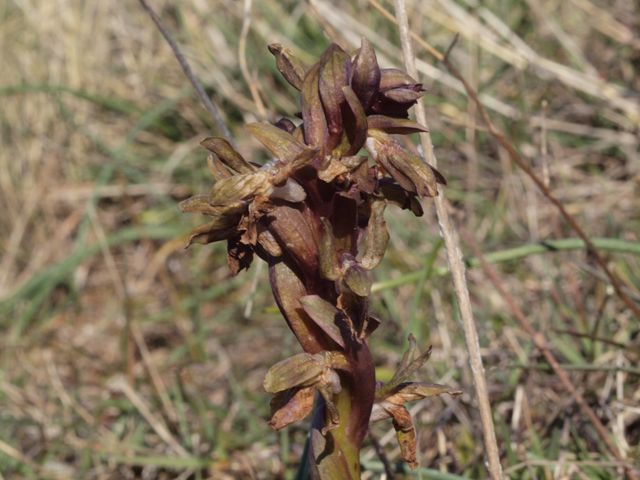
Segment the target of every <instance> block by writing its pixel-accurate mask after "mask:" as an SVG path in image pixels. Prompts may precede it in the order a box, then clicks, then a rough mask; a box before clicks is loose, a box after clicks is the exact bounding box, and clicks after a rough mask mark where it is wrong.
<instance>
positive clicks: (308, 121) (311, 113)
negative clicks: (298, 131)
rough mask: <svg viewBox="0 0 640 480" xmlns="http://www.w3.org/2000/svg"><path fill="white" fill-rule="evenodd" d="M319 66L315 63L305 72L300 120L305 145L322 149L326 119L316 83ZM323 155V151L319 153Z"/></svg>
mask: <svg viewBox="0 0 640 480" xmlns="http://www.w3.org/2000/svg"><path fill="white" fill-rule="evenodd" d="M319 72H320V64H318V63H316V64H315V65H314V66H313V67H311V68H310V69H309V70H308V71H307V75H306V76H305V77H304V83H303V84H302V90H301V92H302V95H301V97H300V102H301V104H302V120H303V121H304V138H305V143H306V144H307V145H313V146H316V147H321V148H323V149H324V146H325V138H326V136H327V134H328V132H327V119H326V118H325V116H324V109H323V108H322V102H321V101H320V91H319V90H318V82H319V78H320V73H319ZM320 155H324V150H322V151H321V152H320Z"/></svg>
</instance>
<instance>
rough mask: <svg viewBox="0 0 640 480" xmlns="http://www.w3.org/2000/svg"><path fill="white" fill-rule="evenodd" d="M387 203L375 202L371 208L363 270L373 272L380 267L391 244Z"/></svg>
mask: <svg viewBox="0 0 640 480" xmlns="http://www.w3.org/2000/svg"><path fill="white" fill-rule="evenodd" d="M386 207H387V202H385V201H384V200H383V201H377V202H373V205H372V206H371V216H370V217H369V228H368V230H367V242H366V243H365V247H364V255H363V257H362V261H361V263H362V268H364V269H365V270H373V269H374V268H376V267H377V266H378V264H379V263H380V262H381V261H382V257H384V252H385V251H386V250H387V245H388V244H389V232H388V231H387V222H386V221H385V219H384V209H385V208H386Z"/></svg>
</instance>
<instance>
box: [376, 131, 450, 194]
mask: <svg viewBox="0 0 640 480" xmlns="http://www.w3.org/2000/svg"><path fill="white" fill-rule="evenodd" d="M367 134H368V135H369V136H368V138H367V143H366V144H365V147H366V148H367V151H369V153H371V156H372V157H373V158H374V159H375V160H376V162H378V163H379V164H380V165H381V166H382V167H383V168H384V169H385V170H387V172H389V174H390V175H391V176H392V177H393V178H394V179H395V180H396V182H398V183H399V184H400V185H401V186H402V188H404V189H405V190H407V191H409V192H412V193H417V194H418V196H420V197H434V196H436V195H437V194H438V187H437V185H436V183H437V182H436V177H435V174H434V172H433V169H432V168H431V167H430V166H429V165H428V164H427V163H426V162H425V161H424V160H422V158H421V157H419V156H418V155H416V154H415V153H413V152H410V151H409V150H407V149H405V148H403V147H402V146H401V145H400V144H399V143H398V142H397V141H396V140H394V139H393V138H391V137H390V136H389V135H387V134H386V133H384V132H383V131H382V130H377V129H369V131H368V132H367Z"/></svg>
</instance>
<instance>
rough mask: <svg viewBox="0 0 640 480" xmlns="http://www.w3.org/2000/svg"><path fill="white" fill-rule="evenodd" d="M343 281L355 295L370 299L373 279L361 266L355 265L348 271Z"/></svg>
mask: <svg viewBox="0 0 640 480" xmlns="http://www.w3.org/2000/svg"><path fill="white" fill-rule="evenodd" d="M342 281H343V282H344V283H345V284H346V285H347V286H348V287H349V288H350V289H351V291H352V292H353V293H355V294H356V295H358V296H360V297H368V296H369V294H370V293H371V285H372V282H371V278H370V277H369V275H367V271H366V270H365V269H364V268H362V266H361V265H357V264H356V265H353V266H351V267H349V268H348V269H347V271H346V272H345V274H344V276H343V277H342Z"/></svg>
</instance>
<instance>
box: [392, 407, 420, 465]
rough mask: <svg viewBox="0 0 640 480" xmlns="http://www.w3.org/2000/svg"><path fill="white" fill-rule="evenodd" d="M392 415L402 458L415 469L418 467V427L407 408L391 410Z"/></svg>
mask: <svg viewBox="0 0 640 480" xmlns="http://www.w3.org/2000/svg"><path fill="white" fill-rule="evenodd" d="M391 416H392V417H393V428H394V429H395V431H396V436H397V438H398V443H399V444H400V451H401V452H402V458H404V459H405V461H406V462H407V463H408V464H409V466H410V467H411V469H412V470H415V469H416V468H417V467H418V461H417V458H416V450H417V448H418V441H417V438H416V427H415V426H414V425H413V420H412V419H411V414H410V413H409V411H408V410H407V409H406V408H404V407H398V408H395V409H393V410H392V411H391Z"/></svg>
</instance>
